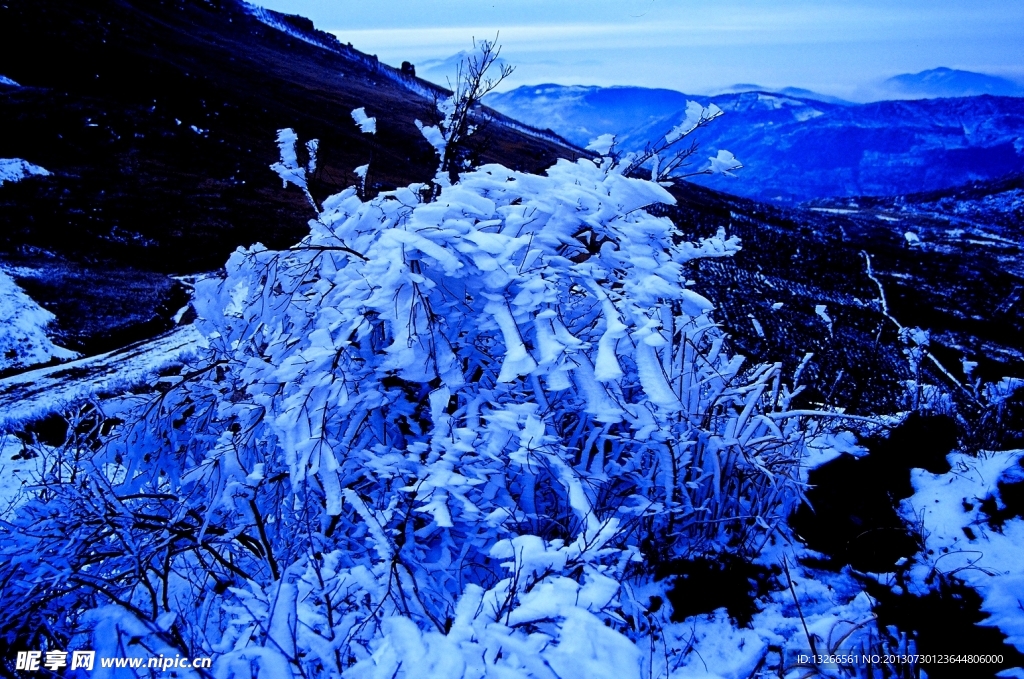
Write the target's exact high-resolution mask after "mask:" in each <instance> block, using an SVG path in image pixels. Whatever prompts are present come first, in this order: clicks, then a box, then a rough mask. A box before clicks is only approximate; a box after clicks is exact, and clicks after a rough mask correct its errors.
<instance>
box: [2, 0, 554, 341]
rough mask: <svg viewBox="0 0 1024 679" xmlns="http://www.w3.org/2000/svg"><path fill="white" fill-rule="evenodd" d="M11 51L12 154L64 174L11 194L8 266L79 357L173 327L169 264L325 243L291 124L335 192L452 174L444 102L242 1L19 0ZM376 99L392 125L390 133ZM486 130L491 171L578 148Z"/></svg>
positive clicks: (483, 152)
mask: <svg viewBox="0 0 1024 679" xmlns="http://www.w3.org/2000/svg"><path fill="white" fill-rule="evenodd" d="M0 40H2V41H3V44H4V45H5V50H4V56H3V57H0V75H3V76H4V77H5V82H8V83H11V82H13V83H16V84H17V85H20V86H15V85H11V84H0V119H3V120H4V121H5V123H6V125H5V128H6V129H5V134H4V137H3V140H2V141H0V158H23V159H26V160H28V161H30V162H31V163H35V164H37V165H39V166H41V167H44V168H46V169H47V170H49V172H50V173H52V174H51V176H48V177H33V178H31V179H29V180H26V181H22V182H19V183H17V184H9V185H4V186H3V187H2V188H0V215H2V216H0V224H2V226H0V261H3V262H6V264H7V266H8V267H9V268H11V267H13V268H12V269H11V270H12V273H13V274H14V276H15V278H16V280H17V281H18V283H19V285H21V286H22V287H23V288H25V289H26V290H27V291H29V293H30V294H31V295H32V296H33V297H34V298H35V299H36V300H37V301H39V302H40V303H41V304H42V305H43V306H44V307H46V308H47V309H49V310H51V311H53V312H54V313H55V314H56V315H57V318H58V323H59V331H60V332H59V333H58V334H59V336H60V339H61V340H62V341H63V342H64V346H67V347H69V348H72V349H76V350H85V351H87V352H95V351H103V350H108V349H112V348H115V347H117V346H122V345H124V344H126V343H128V342H129V341H132V340H134V339H138V338H139V337H141V336H149V335H152V334H154V332H156V331H159V330H161V329H163V328H166V327H167V322H166V319H167V318H168V317H169V315H170V314H173V313H174V311H175V310H176V309H177V308H178V307H179V306H181V304H182V303H183V300H184V294H183V292H181V291H180V290H178V289H177V287H176V284H175V283H174V281H172V280H170V279H168V278H167V277H166V275H165V274H167V273H176V274H184V273H193V272H198V271H207V270H213V269H217V268H220V267H221V266H222V265H223V263H224V260H225V258H226V257H227V255H228V253H230V252H231V251H232V250H233V249H234V248H235V247H237V246H239V245H248V244H251V243H254V242H263V243H265V244H267V245H268V246H272V247H273V246H277V247H281V246H285V245H288V244H290V243H293V242H295V241H296V240H298V239H299V238H300V237H301V236H302V235H304V234H305V233H306V231H307V226H306V221H307V220H308V219H309V218H310V217H311V216H312V215H311V214H310V213H309V212H308V209H306V206H305V205H304V203H303V201H302V199H301V197H300V196H297V195H296V194H294V193H292V192H289V191H284V190H282V188H281V183H280V180H279V179H278V178H277V177H276V176H275V175H274V173H273V172H270V171H269V170H268V166H269V165H270V164H271V163H273V162H274V161H275V160H277V157H278V150H277V146H276V144H275V141H274V140H275V136H276V130H277V129H279V128H282V127H293V128H295V129H296V130H297V131H298V133H299V134H300V135H301V136H302V138H303V139H308V138H319V139H320V154H319V155H320V170H319V172H318V173H317V176H316V177H315V181H314V187H313V188H314V192H315V193H317V195H320V196H326V195H328V194H329V193H333V192H335V191H337V190H340V189H341V188H343V187H345V186H348V185H352V184H354V183H355V181H356V177H355V176H354V175H353V174H352V170H353V168H355V167H357V166H359V165H362V164H364V163H366V162H367V161H369V160H371V159H372V164H371V174H370V177H369V178H368V180H369V183H370V186H372V187H378V188H379V187H394V186H397V185H404V184H407V183H409V182H413V181H422V180H425V179H427V178H429V177H430V176H431V175H432V173H433V168H434V163H435V161H434V158H433V150H432V149H431V147H430V146H429V144H427V143H426V141H425V140H424V139H423V138H422V136H421V135H420V134H419V132H418V130H417V129H416V127H415V125H414V120H415V119H416V118H420V119H422V120H424V121H429V120H432V118H433V115H434V110H433V98H434V96H435V94H438V95H439V94H440V93H441V92H442V91H441V90H439V89H438V88H436V87H435V86H433V85H431V84H429V83H426V82H425V81H421V80H418V79H415V78H412V77H407V76H403V75H402V74H401V73H400V72H399V71H397V70H395V69H393V68H391V67H389V66H386V65H384V64H381V63H379V62H378V60H377V59H376V57H373V56H371V55H366V54H363V53H361V52H359V51H358V50H356V49H354V48H352V47H351V46H347V45H342V44H340V43H338V42H337V40H336V39H334V38H333V36H330V35H328V34H326V33H322V32H319V31H316V30H315V29H314V28H313V27H312V24H311V23H310V22H308V20H304V19H301V18H299V17H287V16H284V15H279V14H275V13H272V12H267V11H264V10H259V11H257V10H256V9H255V8H253V7H251V6H248V5H245V4H244V3H241V2H238V1H236V0H223V1H221V0H218V1H216V2H213V1H210V2H207V1H204V0H166V1H162V2H161V1H156V0H152V1H149V0H100V1H99V2H91V3H88V4H87V5H80V4H73V3H66V2H59V1H57V0H42V1H40V2H36V1H34V0H33V1H31V2H29V1H23V0H15V1H13V2H6V3H4V4H3V5H0ZM41 49H43V50H45V51H46V55H47V58H46V59H35V58H31V57H30V56H27V55H32V54H37V53H38V52H39V51H40V50H41ZM55 64H59V67H56V68H55V67H54V65H55ZM357 107H365V108H366V110H367V112H368V114H369V115H372V116H376V117H377V119H378V132H377V134H376V135H375V136H374V137H372V138H371V137H369V136H368V135H362V134H360V132H359V129H358V128H357V127H356V125H355V123H354V122H353V120H352V118H351V116H350V111H351V110H352V109H354V108H357ZM493 115H494V117H496V118H500V116H499V115H498V114H493ZM480 139H481V144H480V147H479V156H480V159H481V160H484V161H490V160H497V159H499V158H500V159H501V160H502V162H503V163H505V164H507V165H510V166H513V167H516V168H520V169H527V170H539V169H541V168H544V167H547V166H548V165H550V164H551V163H552V162H553V161H554V159H555V158H556V157H558V156H571V155H572V154H573V153H574V150H573V149H572V148H570V147H569V146H568V145H567V144H565V143H562V142H560V141H559V140H558V139H557V138H554V137H553V136H552V135H550V134H547V135H545V134H543V133H536V132H530V131H529V130H527V129H526V127H525V126H523V125H518V126H510V125H508V124H502V123H500V122H499V123H498V124H492V125H490V126H489V127H488V128H487V129H486V130H485V131H484V132H483V133H482V134H481V137H480Z"/></svg>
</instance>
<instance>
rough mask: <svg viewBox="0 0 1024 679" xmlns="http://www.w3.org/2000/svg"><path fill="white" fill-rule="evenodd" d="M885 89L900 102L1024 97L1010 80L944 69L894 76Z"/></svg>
mask: <svg viewBox="0 0 1024 679" xmlns="http://www.w3.org/2000/svg"><path fill="white" fill-rule="evenodd" d="M883 88H884V89H883V92H885V93H886V94H888V95H889V96H890V97H892V98H899V99H937V98H944V97H975V96H978V95H982V94H991V95H993V96H997V97H1024V86H1022V85H1021V84H1020V83H1016V82H1014V81H1012V80H1010V79H1008V78H1002V77H999V76H995V75H988V74H986V73H974V72H972V71H960V70H956V69H952V68H944V67H943V68H933V69H931V70H928V71H921V72H920V73H904V74H902V75H897V76H893V77H891V78H889V79H888V80H886V81H885V82H884V83H883Z"/></svg>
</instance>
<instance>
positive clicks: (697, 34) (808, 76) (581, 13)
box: [256, 0, 1024, 101]
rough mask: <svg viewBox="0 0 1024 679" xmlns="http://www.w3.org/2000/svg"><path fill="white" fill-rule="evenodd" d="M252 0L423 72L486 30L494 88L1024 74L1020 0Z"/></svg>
mask: <svg viewBox="0 0 1024 679" xmlns="http://www.w3.org/2000/svg"><path fill="white" fill-rule="evenodd" d="M256 1H257V2H259V3H260V4H262V5H263V6H265V7H267V8H270V9H274V10H277V11H281V12H286V13H289V14H301V15H303V16H306V17H309V18H310V19H312V20H313V22H314V23H315V24H316V26H317V27H318V28H320V29H322V30H326V31H330V32H332V33H334V34H335V35H337V36H338V37H339V38H340V39H341V41H342V42H351V43H352V45H353V46H354V47H355V48H357V49H359V50H361V51H363V52H367V53H369V54H376V55H378V56H379V57H380V58H381V60H382V61H384V62H385V63H389V64H392V65H396V66H397V65H399V64H401V62H402V61H410V62H412V63H414V64H416V65H417V71H418V73H419V74H420V75H425V76H427V77H428V78H429V77H430V76H431V70H430V67H431V65H432V64H436V63H437V62H439V61H442V60H444V59H445V58H446V57H450V56H451V55H453V54H455V53H457V52H459V51H460V50H465V49H468V48H469V47H470V46H471V45H472V40H473V39H474V38H476V39H481V38H489V39H493V38H494V37H495V36H496V35H497V36H498V42H499V43H500V44H501V45H502V56H503V57H504V58H506V59H507V61H508V62H509V63H511V64H513V65H515V67H516V71H515V73H514V74H513V76H512V77H511V78H509V80H508V81H507V82H506V83H504V84H503V89H509V88H512V87H516V86H519V85H537V84H541V83H559V84H563V85H602V86H611V85H639V86H643V87H666V88H670V89H676V90H680V91H684V92H687V93H694V94H701V93H711V92H715V91H719V90H721V89H724V88H727V87H729V86H731V85H733V84H737V83H756V84H758V85H761V86H763V87H765V88H772V89H779V88H782V87H787V86H792V87H804V88H807V89H811V90H815V91H817V92H821V93H824V94H831V95H834V96H839V97H844V98H848V99H852V100H860V101H864V100H868V99H871V98H872V96H873V94H874V93H875V92H876V91H877V89H876V86H877V85H878V84H879V83H880V82H881V81H882V80H884V79H885V78H888V77H890V76H893V75H897V74H900V73H916V72H919V71H923V70H926V69H931V68H936V67H939V66H946V67H950V68H960V69H964V70H970V71H978V72H982V73H990V74H993V75H1001V76H1005V77H1009V78H1011V79H1014V80H1017V81H1024V2H1021V1H1020V0H998V1H993V0H971V1H970V2H968V1H967V0H870V1H865V0H846V1H837V0H703V1H701V2H698V1H696V0H378V1H376V2H370V1H366V0H362V1H360V2H353V1H352V0H256ZM434 75H435V76H436V75H437V69H435V72H434Z"/></svg>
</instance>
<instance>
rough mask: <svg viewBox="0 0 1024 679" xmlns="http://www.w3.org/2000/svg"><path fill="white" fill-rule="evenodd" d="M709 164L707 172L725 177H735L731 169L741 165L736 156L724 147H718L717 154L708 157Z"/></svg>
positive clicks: (736, 168)
mask: <svg viewBox="0 0 1024 679" xmlns="http://www.w3.org/2000/svg"><path fill="white" fill-rule="evenodd" d="M708 160H709V161H711V164H710V165H709V166H708V172H709V173H710V174H720V175H724V176H726V177H735V176H736V175H734V174H733V173H732V171H733V170H738V169H740V168H741V167H743V165H742V164H741V163H740V161H738V160H737V159H736V156H734V155H733V154H732V152H730V151H726V150H725V149H719V151H718V155H716V156H713V157H711V158H708Z"/></svg>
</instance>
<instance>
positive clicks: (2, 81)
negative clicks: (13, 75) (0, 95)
mask: <svg viewBox="0 0 1024 679" xmlns="http://www.w3.org/2000/svg"><path fill="white" fill-rule="evenodd" d="M0 85H7V86H8V87H21V85H19V84H18V83H16V82H14V81H13V80H11V79H10V78H8V77H7V76H5V75H0Z"/></svg>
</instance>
